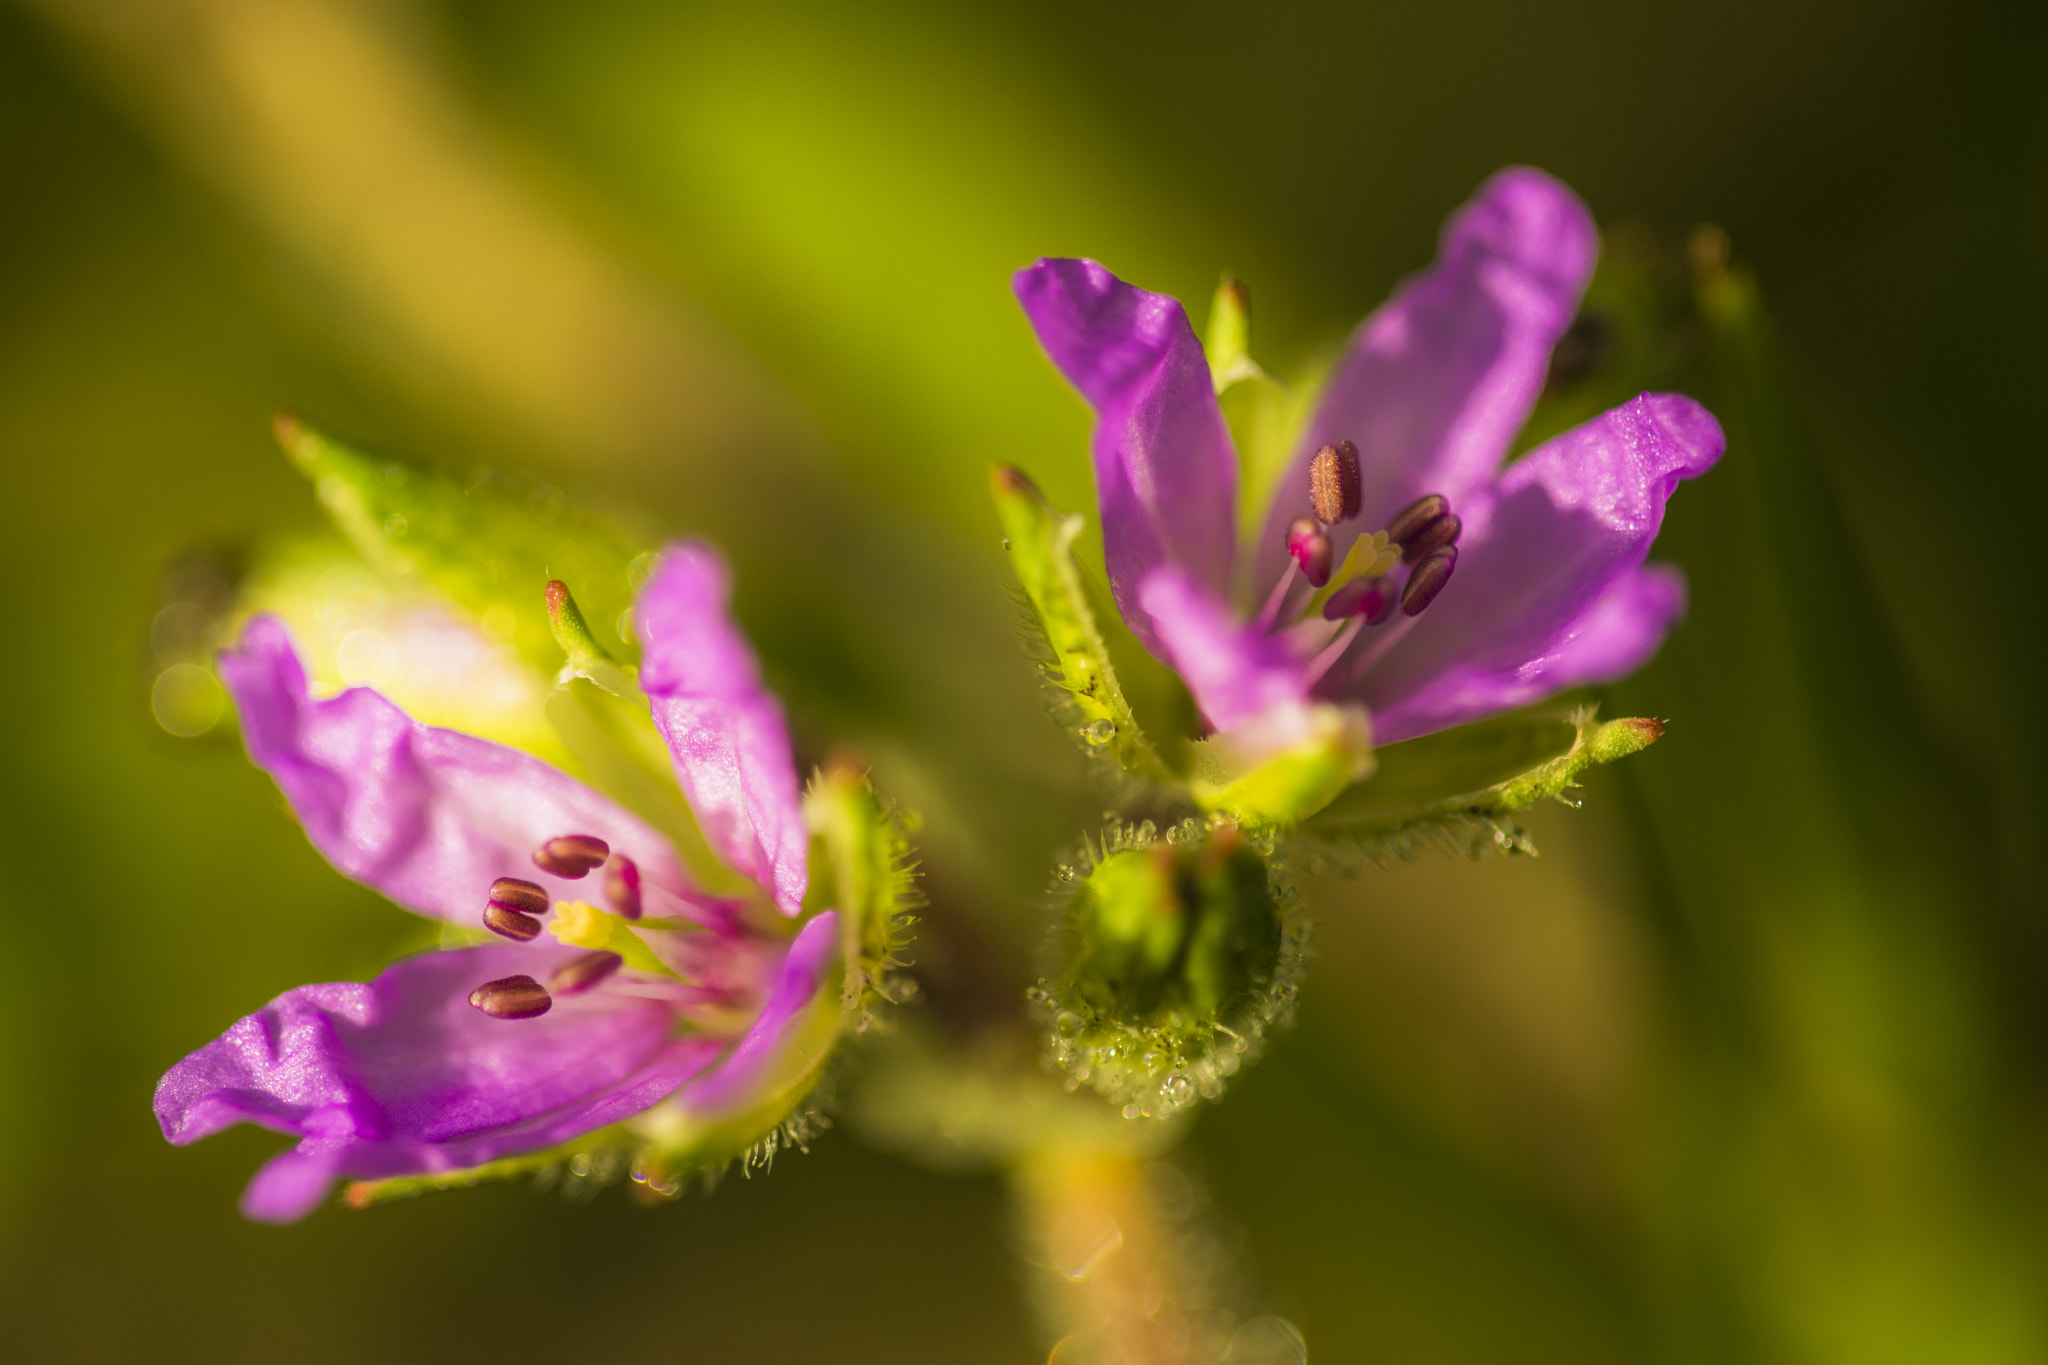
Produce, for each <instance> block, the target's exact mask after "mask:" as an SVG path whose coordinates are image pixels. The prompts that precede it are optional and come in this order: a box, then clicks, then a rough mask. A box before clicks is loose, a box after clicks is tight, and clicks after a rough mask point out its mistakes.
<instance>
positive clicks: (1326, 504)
mask: <svg viewBox="0 0 2048 1365" xmlns="http://www.w3.org/2000/svg"><path fill="white" fill-rule="evenodd" d="M1359 495H1360V486H1359V471H1358V447H1357V446H1355V445H1353V444H1351V442H1349V441H1339V442H1337V444H1335V445H1333V446H1324V447H1323V448H1322V449H1320V450H1318V451H1317V452H1316V453H1315V456H1314V457H1313V458H1312V459H1310V460H1309V462H1308V505H1309V508H1310V510H1312V511H1313V512H1314V513H1315V514H1316V515H1317V516H1318V517H1320V518H1321V519H1322V520H1323V521H1325V522H1327V523H1329V524H1330V525H1333V526H1334V525H1335V524H1336V523H1338V522H1340V521H1349V520H1351V518H1353V517H1355V516H1357V515H1358V501H1359Z"/></svg>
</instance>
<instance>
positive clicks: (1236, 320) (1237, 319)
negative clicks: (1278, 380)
mask: <svg viewBox="0 0 2048 1365" xmlns="http://www.w3.org/2000/svg"><path fill="white" fill-rule="evenodd" d="M1202 349H1203V351H1204V352H1206V353H1207V355H1208V357H1209V371H1210V375H1211V377H1212V378H1213V379H1214V380H1215V382H1216V388H1217V392H1219V393H1220V392H1222V391H1223V390H1224V389H1226V388H1228V387H1229V386H1230V385H1232V384H1234V383H1236V382H1237V381H1238V380H1240V379H1243V378H1246V377H1247V376H1248V375H1252V374H1256V373H1257V372H1258V367H1257V366H1256V365H1254V364H1253V363H1252V358H1251V349H1252V296H1251V291H1250V290H1248V289H1246V288H1245V287H1244V282H1243V281H1241V280H1238V279H1236V278H1234V277H1233V276H1230V275H1225V276H1224V277H1223V282H1222V283H1221V284H1219V285H1217V286H1216V297H1215V299H1214V300H1213V301H1212V302H1211V303H1210V305H1209V330H1208V334H1207V335H1206V336H1205V337H1204V338H1203V345H1202Z"/></svg>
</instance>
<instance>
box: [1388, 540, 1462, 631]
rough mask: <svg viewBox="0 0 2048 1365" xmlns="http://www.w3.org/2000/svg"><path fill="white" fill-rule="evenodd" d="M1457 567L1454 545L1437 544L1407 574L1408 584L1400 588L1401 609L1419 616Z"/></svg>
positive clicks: (1434, 599) (1455, 547)
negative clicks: (1412, 570)
mask: <svg viewBox="0 0 2048 1365" xmlns="http://www.w3.org/2000/svg"><path fill="white" fill-rule="evenodd" d="M1457 567H1458V547H1457V546H1455V545H1439V546H1437V548H1435V549H1434V550H1431V551H1430V552H1429V553H1428V554H1426V555H1424V556H1423V557H1422V562H1421V563H1420V564H1417V565H1416V566H1415V569H1414V572H1412V573H1410V574H1409V575H1408V586H1407V587H1405V588H1403V589H1402V590H1401V610H1402V611H1403V612H1405V613H1406V614H1407V615H1409V616H1420V615H1421V614H1422V609H1423V608H1424V607H1426V606H1428V605H1429V604H1430V603H1431V602H1434V601H1436V595H1437V594H1438V593H1440V592H1442V591H1443V590H1444V584H1446V583H1448V582H1450V581H1451V571H1452V570H1453V569H1455V568H1457Z"/></svg>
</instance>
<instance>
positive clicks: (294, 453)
mask: <svg viewBox="0 0 2048 1365" xmlns="http://www.w3.org/2000/svg"><path fill="white" fill-rule="evenodd" d="M270 434H271V437H272V438H273V439H274V440H276V442H277V445H278V449H280V450H282V451H283V452H284V453H285V454H286V455H287V456H289V457H290V458H291V460H292V461H293V462H294V463H295V464H304V463H306V461H307V460H309V459H311V458H312V455H313V452H312V450H310V449H309V448H308V447H309V446H311V444H312V443H313V442H314V441H316V440H318V439H319V438H318V436H317V435H316V434H315V432H314V431H313V428H311V427H309V426H307V425H306V423H305V422H304V421H302V420H301V419H300V417H299V415H298V414H297V413H295V412H280V413H278V414H277V416H275V417H273V418H271V419H270Z"/></svg>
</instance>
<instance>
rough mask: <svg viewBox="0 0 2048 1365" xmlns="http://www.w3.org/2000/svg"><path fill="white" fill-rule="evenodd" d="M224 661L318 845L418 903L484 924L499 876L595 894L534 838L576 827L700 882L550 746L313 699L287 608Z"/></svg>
mask: <svg viewBox="0 0 2048 1365" xmlns="http://www.w3.org/2000/svg"><path fill="white" fill-rule="evenodd" d="M220 673H221V678H222V680H223V681H224V682H225V683H226V684H227V688H228V692H229V694H230V695H232V696H233V697H234V699H235V709H236V711H237V712H238V713H239V715H240V717H241V722H242V738H243V741H244V743H246V744H247V745H248V749H249V757H250V759H251V761H253V762H254V763H255V764H256V766H257V767H259V768H262V769H263V770H264V771H265V772H267V773H269V774H270V775H271V776H272V777H273V778H275V779H276V780H277V785H278V787H279V788H280V789H281V790H282V791H283V792H284V795H285V799H286V800H288V801H290V802H291V807H292V813H293V814H294V815H296V816H297V817H298V820H299V823H300V825H302V826H303V827H304V828H305V831H306V835H307V837H308V838H310V839H311V840H312V841H313V846H314V847H315V848H317V849H319V850H320V852H321V853H322V854H323V855H324V856H325V857H326V858H327V860H328V861H329V862H331V863H333V864H334V865H335V867H337V868H339V869H340V870H341V871H342V872H343V873H344V874H346V875H347V876H350V877H353V878H354V879H355V880H357V881H359V882H363V883H365V884H366V885H369V886H372V887H375V888H376V889H377V890H379V891H381V892H383V893H384V894H385V895H387V896H389V897H390V898H391V899H392V900H394V901H397V902H398V903H399V904H400V905H402V906H404V907H405V908H406V909H408V910H412V911H415V912H417V913H419V914H422V915H435V916H439V917H441V918H443V919H451V920H456V921H459V922H461V923H465V924H474V923H476V922H477V918H478V916H479V915H480V914H482V912H483V907H484V901H485V897H486V893H487V892H488V891H489V889H490V885H491V883H492V882H493V881H496V880H497V879H498V878H499V877H523V878H526V879H528V880H531V881H538V882H540V883H542V884H543V885H545V886H546V887H547V888H548V891H549V893H550V895H552V896H554V897H555V898H557V899H559V898H563V897H571V896H576V895H579V894H585V895H587V894H588V892H587V890H584V889H582V884H580V883H576V882H569V881H564V880H562V879H560V878H556V877H550V876H547V875H545V874H543V873H542V872H541V871H540V870H539V869H537V868H536V867H534V865H533V856H532V855H533V850H534V849H536V848H537V847H539V846H540V844H541V843H542V842H543V841H545V840H548V839H552V838H554V837H556V836H558V835H563V834H594V835H596V836H597V837H598V838H600V839H603V840H605V841H606V842H607V843H609V844H610V845H611V846H612V847H613V848H615V849H617V850H619V851H621V852H624V853H626V854H628V855H629V856H631V857H632V858H633V860H634V861H635V862H637V863H638V864H639V865H640V872H641V877H642V878H643V881H644V882H645V883H646V884H648V885H652V886H655V887H658V888H660V889H662V890H664V891H667V892H668V893H670V894H671V895H677V896H685V897H687V896H689V895H690V894H691V891H690V884H689V882H688V880H687V879H686V878H685V877H684V875H683V871H682V868H681V866H680V864H678V863H677V861H676V858H675V854H674V852H673V850H671V849H670V847H669V845H668V842H667V841H666V840H665V839H663V838H662V837H661V836H660V835H659V834H657V833H655V832H654V831H653V830H652V829H651V828H649V827H648V826H647V825H646V824H645V823H643V822H642V821H641V820H640V819H639V818H638V817H637V816H634V815H632V814H631V813H629V812H628V811H626V810H625V809H624V808H623V807H621V806H619V805H618V804H616V803H615V802H613V801H611V800H609V799H608V798H606V797H604V796H601V795H599V794H598V793H597V792H595V791H592V790H591V789H590V788H589V787H586V786H584V785H583V784H582V783H581V782H578V781H577V780H576V779H575V778H573V777H570V776H569V775H568V774H566V773H563V772H561V771H559V770H558V769H555V768H551V767H549V766H548V765H547V764H545V763H543V762H541V761H540V760H539V759H537V758H534V757H532V756H530V755H528V754H523V753H520V752H519V751H518V750H516V749H508V748H505V747H504V746H503V745H499V744H493V743H491V742H490V741H488V740H482V739H478V738H476V737H475V736H473V735H465V734H462V733H460V732H458V731H455V730H437V729H434V728H432V727H430V726H426V725H422V724H420V723H419V722H418V721H415V720H414V719H412V717H410V716H408V715H406V714H405V712H403V711H401V710H399V709H398V707H396V706H395V705H393V704H392V703H391V702H389V701H387V700H386V699H385V698H383V697H381V696H379V695H378V694H377V693H375V692H373V691H371V690H369V689H368V688H353V689H351V690H349V691H347V692H344V693H342V694H341V695H340V696H337V697H332V698H329V699H327V700H324V701H315V700H312V699H311V697H310V696H309V695H308V693H307V690H306V671H305V668H304V666H303V665H302V664H301V663H300V662H299V657H298V655H297V653H296V652H294V650H293V648H292V643H291V636H290V634H289V633H288V632H287V631H286V630H285V627H284V624H283V623H282V622H280V621H278V620H277V619H276V618H275V617H268V616H262V617H257V618H256V619H255V620H253V621H251V622H250V623H249V625H248V628H247V629H246V630H244V631H243V633H242V641H241V645H240V646H239V647H238V648H237V649H235V650H233V651H231V652H229V653H226V654H223V655H222V656H221V660H220Z"/></svg>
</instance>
